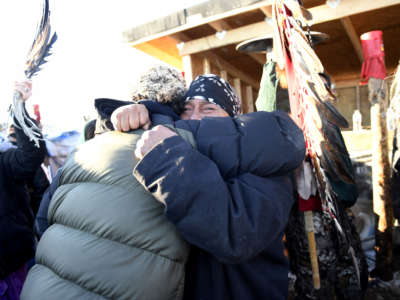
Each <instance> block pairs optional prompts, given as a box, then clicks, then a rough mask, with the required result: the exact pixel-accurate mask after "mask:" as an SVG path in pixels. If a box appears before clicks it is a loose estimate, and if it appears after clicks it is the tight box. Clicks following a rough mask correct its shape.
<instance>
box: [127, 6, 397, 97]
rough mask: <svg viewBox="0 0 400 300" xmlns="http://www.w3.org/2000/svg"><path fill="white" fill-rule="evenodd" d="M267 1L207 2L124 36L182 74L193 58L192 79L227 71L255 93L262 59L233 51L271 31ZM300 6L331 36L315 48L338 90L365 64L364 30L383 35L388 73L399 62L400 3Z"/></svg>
mask: <svg viewBox="0 0 400 300" xmlns="http://www.w3.org/2000/svg"><path fill="white" fill-rule="evenodd" d="M271 2H272V1H270V0H263V1H254V0H253V1H251V0H225V1H224V0H218V1H217V0H214V1H207V2H206V3H202V4H199V5H197V6H194V7H191V8H188V9H184V10H182V11H179V12H177V13H175V14H172V15H169V16H166V17H164V18H161V19H158V20H155V21H153V22H150V23H148V24H145V25H141V26H138V27H135V28H131V29H129V30H127V31H125V32H124V38H125V40H126V41H127V42H128V43H130V44H131V45H132V46H133V47H135V48H137V49H139V50H142V51H144V52H145V53H148V54H150V55H152V56H154V57H156V58H158V59H160V60H162V61H165V62H167V63H169V64H171V65H173V66H175V67H177V68H179V69H181V70H184V69H185V68H186V67H185V64H186V65H187V62H188V61H192V62H193V60H196V61H197V62H199V63H197V67H196V66H194V67H193V64H192V70H191V72H192V75H193V76H195V75H197V74H201V73H203V72H205V71H211V72H214V73H215V72H218V71H219V72H227V73H229V76H231V78H239V79H240V80H241V81H242V82H245V83H246V84H247V85H249V86H251V87H252V88H254V89H257V88H258V87H259V81H260V79H261V74H262V65H263V64H264V62H265V56H264V55H262V54H255V53H252V54H246V53H241V52H238V51H236V49H235V47H236V45H237V44H239V43H240V42H242V41H244V40H248V39H251V38H255V37H259V36H262V35H265V34H268V33H271V32H272V28H271V26H270V25H268V22H267V19H266V17H268V16H270V12H271V10H270V5H271ZM303 2H304V4H305V6H306V7H307V8H308V9H309V10H310V12H311V13H312V14H313V23H312V26H311V30H313V31H320V32H324V33H327V34H328V35H329V36H330V39H329V40H328V41H327V42H325V43H322V44H320V45H317V46H316V47H315V50H316V53H317V55H318V56H319V58H320V59H321V61H322V63H323V65H324V66H325V69H326V70H327V72H328V74H330V75H331V77H332V78H333V79H334V81H335V82H336V83H337V85H338V86H340V85H341V84H346V83H348V82H356V81H358V80H359V76H360V72H361V65H362V60H363V57H362V48H361V42H360V38H359V36H360V35H361V34H363V33H365V32H368V31H372V30H382V31H383V39H384V46H385V62H386V67H387V70H388V73H390V72H393V70H394V69H395V67H396V66H397V64H398V62H399V58H400V0H377V1H373V0H368V1H366V0H341V2H340V4H339V5H338V6H337V7H336V8H331V7H329V6H327V5H326V4H325V0H304V1H303ZM223 32H224V33H223ZM217 33H218V34H217ZM193 68H194V69H193ZM185 72H186V70H185Z"/></svg>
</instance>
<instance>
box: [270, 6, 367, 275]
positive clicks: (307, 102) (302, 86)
mask: <svg viewBox="0 0 400 300" xmlns="http://www.w3.org/2000/svg"><path fill="white" fill-rule="evenodd" d="M272 11H273V21H274V25H273V28H274V52H275V53H274V54H275V58H276V60H277V64H278V66H279V68H280V69H281V70H283V69H285V70H286V75H287V80H288V87H289V88H288V89H289V100H290V110H291V115H292V117H293V119H294V120H295V122H296V123H297V125H298V126H299V127H300V128H301V129H302V130H303V133H304V137H305V140H306V147H307V158H306V160H305V162H304V164H303V173H302V175H301V176H300V177H301V178H302V183H301V184H300V186H298V192H299V195H300V196H301V198H303V199H309V198H312V197H313V196H316V195H315V194H316V191H318V196H319V198H320V199H321V203H322V209H323V212H324V213H326V214H328V215H329V217H330V218H331V220H332V221H333V222H334V224H335V227H336V229H337V231H338V233H339V238H340V239H341V240H342V241H343V242H344V244H345V245H347V246H348V250H349V253H350V254H351V257H352V259H353V263H354V266H355V268H356V270H357V271H358V274H357V275H358V279H359V282H360V278H359V270H358V264H357V261H356V257H355V253H354V250H353V248H352V246H351V244H350V240H349V239H348V237H347V236H346V233H345V231H344V230H343V229H342V225H341V224H343V223H344V222H342V221H341V220H342V217H341V215H340V210H339V209H338V198H337V194H336V193H335V190H334V188H333V185H332V182H333V180H334V181H336V182H338V181H339V182H343V183H345V184H354V183H355V181H354V174H353V172H352V170H351V169H350V167H349V164H348V153H347V149H346V147H345V144H344V142H343V139H342V137H341V135H340V132H339V129H338V128H345V127H348V123H347V121H346V119H344V118H343V117H342V115H341V114H340V113H339V112H338V111H337V110H336V109H335V107H334V106H333V104H332V103H333V102H334V101H336V97H335V96H334V95H333V93H332V92H331V90H330V87H329V85H328V84H327V82H326V75H325V72H324V67H323V66H322V64H321V62H320V60H319V58H318V57H317V55H316V53H315V52H314V50H313V48H312V45H311V43H310V41H309V39H308V37H307V35H306V32H305V31H304V30H303V28H302V26H306V25H307V26H308V24H307V22H308V21H309V20H311V19H312V15H311V14H310V13H309V12H308V11H307V10H306V9H305V8H304V7H303V6H302V3H301V1H297V0H275V2H274V4H273V10H272ZM346 158H347V160H346ZM307 170H310V171H311V172H307Z"/></svg>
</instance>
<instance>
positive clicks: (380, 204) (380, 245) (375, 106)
mask: <svg viewBox="0 0 400 300" xmlns="http://www.w3.org/2000/svg"><path fill="white" fill-rule="evenodd" d="M368 90H369V95H368V98H369V100H370V102H371V131H372V187H373V206H374V212H375V214H377V215H378V218H379V219H378V224H377V225H378V226H377V231H376V235H375V243H376V245H375V250H376V274H377V275H378V276H379V277H380V278H381V279H383V280H385V281H389V280H392V279H393V270H392V256H393V253H392V251H393V249H392V227H393V210H392V199H391V186H390V164H389V157H388V140H387V136H388V135H387V127H386V112H385V101H386V99H387V85H386V82H385V81H384V80H382V79H377V78H370V79H369V80H368Z"/></svg>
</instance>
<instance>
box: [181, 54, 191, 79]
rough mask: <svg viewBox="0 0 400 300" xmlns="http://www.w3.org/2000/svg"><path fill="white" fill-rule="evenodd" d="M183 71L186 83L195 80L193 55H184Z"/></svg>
mask: <svg viewBox="0 0 400 300" xmlns="http://www.w3.org/2000/svg"><path fill="white" fill-rule="evenodd" d="M182 64H183V71H184V72H185V81H186V85H187V86H189V85H190V83H191V82H192V81H193V63H192V57H191V55H184V56H182Z"/></svg>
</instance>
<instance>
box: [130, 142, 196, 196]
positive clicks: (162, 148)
mask: <svg viewBox="0 0 400 300" xmlns="http://www.w3.org/2000/svg"><path fill="white" fill-rule="evenodd" d="M191 150H193V148H192V146H191V145H190V144H189V143H187V142H186V141H185V140H184V139H183V138H182V137H180V136H172V137H169V138H167V139H165V140H164V141H162V142H161V143H159V144H157V145H156V146H155V147H154V148H153V149H151V150H150V151H149V152H148V153H147V154H146V155H145V156H144V157H143V158H142V159H141V160H140V161H139V162H138V163H137V164H136V166H135V168H134V169H133V176H134V177H135V178H136V179H137V180H138V181H139V182H140V183H141V184H142V185H143V186H144V187H145V188H146V189H147V190H148V191H150V192H151V193H154V192H155V190H154V189H155V188H156V187H157V185H156V184H153V183H155V182H157V179H160V178H162V177H163V176H165V175H166V174H167V173H168V172H169V170H170V169H171V168H173V167H175V166H176V161H177V160H178V159H179V157H182V154H183V153H185V152H187V151H191Z"/></svg>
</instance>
